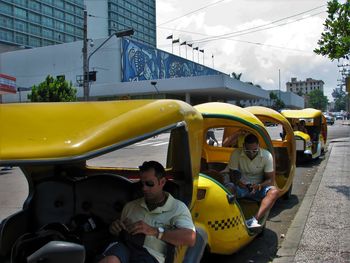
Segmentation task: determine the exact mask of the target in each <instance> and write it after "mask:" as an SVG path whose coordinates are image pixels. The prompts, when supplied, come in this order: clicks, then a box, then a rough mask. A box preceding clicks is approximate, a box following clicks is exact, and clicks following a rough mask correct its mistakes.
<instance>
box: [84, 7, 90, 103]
mask: <svg viewBox="0 0 350 263" xmlns="http://www.w3.org/2000/svg"><path fill="white" fill-rule="evenodd" d="M87 44H88V38H87V10H86V8H85V10H84V39H83V78H84V81H83V89H84V100H85V101H88V100H89V66H88V50H87Z"/></svg>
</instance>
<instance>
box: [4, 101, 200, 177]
mask: <svg viewBox="0 0 350 263" xmlns="http://www.w3.org/2000/svg"><path fill="white" fill-rule="evenodd" d="M0 121H1V133H0V164H1V163H10V162H12V163H13V162H17V163H30V162H36V163H42V162H70V161H72V160H85V159H88V158H91V157H94V156H97V155H99V154H100V153H106V152H108V151H111V150H114V149H116V148H118V147H119V146H120V145H123V144H127V143H128V142H130V141H133V140H135V139H137V138H140V137H142V136H147V135H149V134H152V133H155V132H157V130H161V129H164V128H165V127H167V126H171V125H176V123H178V122H185V123H186V125H187V126H188V131H189V137H190V138H189V139H190V148H191V149H190V150H191V153H192V154H193V157H194V158H192V162H193V167H194V168H195V169H199V159H200V154H201V141H200V140H199V139H198V138H200V134H201V133H202V130H201V129H202V116H201V115H200V114H199V113H198V112H197V111H196V110H195V109H194V108H193V107H191V106H190V105H188V104H187V103H184V102H182V101H176V100H135V101H110V102H70V103H21V104H0ZM197 155H198V158H195V157H196V156H197ZM193 174H198V171H196V172H195V173H193Z"/></svg>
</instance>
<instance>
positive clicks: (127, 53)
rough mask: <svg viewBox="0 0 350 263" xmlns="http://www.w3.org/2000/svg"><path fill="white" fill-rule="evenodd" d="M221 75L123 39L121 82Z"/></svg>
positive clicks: (185, 60) (210, 69)
mask: <svg viewBox="0 0 350 263" xmlns="http://www.w3.org/2000/svg"><path fill="white" fill-rule="evenodd" d="M219 74H223V73H221V72H219V71H217V70H214V69H212V68H209V67H206V66H203V65H201V64H198V63H195V62H193V61H190V60H187V59H184V58H182V57H179V56H176V55H173V54H170V53H168V52H165V51H162V50H159V49H156V48H154V47H151V46H148V45H145V44H143V43H140V42H137V41H134V40H130V39H126V38H123V42H122V81H123V82H129V81H139V80H152V79H169V78H179V77H191V76H207V75H219Z"/></svg>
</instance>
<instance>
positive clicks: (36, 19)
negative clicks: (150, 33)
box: [28, 12, 40, 24]
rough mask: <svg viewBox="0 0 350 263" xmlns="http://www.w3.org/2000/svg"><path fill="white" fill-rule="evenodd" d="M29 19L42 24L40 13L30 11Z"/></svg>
mask: <svg viewBox="0 0 350 263" xmlns="http://www.w3.org/2000/svg"><path fill="white" fill-rule="evenodd" d="M28 20H29V21H31V22H34V23H38V24H40V15H37V14H34V13H32V12H29V13H28Z"/></svg>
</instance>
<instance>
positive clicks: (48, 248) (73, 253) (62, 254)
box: [27, 241, 85, 263]
mask: <svg viewBox="0 0 350 263" xmlns="http://www.w3.org/2000/svg"><path fill="white" fill-rule="evenodd" d="M84 261H85V248H84V247H83V246H81V245H79V244H75V243H70V242H65V241H51V242H49V243H47V244H46V245H44V246H42V247H41V248H39V249H38V250H37V251H35V252H34V253H33V254H31V255H30V256H29V257H28V258H27V262H28V263H37V262H45V263H62V262H64V263H84Z"/></svg>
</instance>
